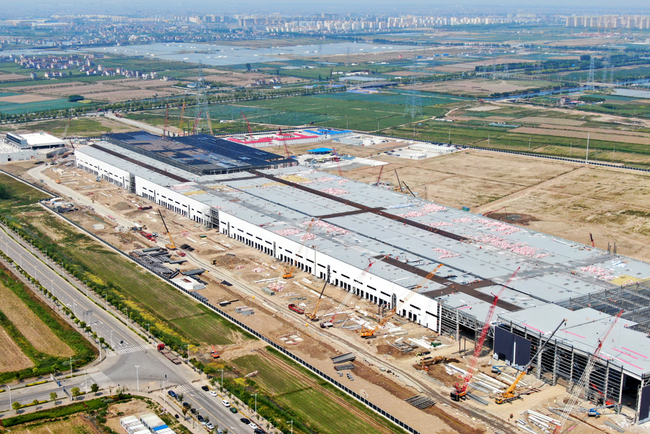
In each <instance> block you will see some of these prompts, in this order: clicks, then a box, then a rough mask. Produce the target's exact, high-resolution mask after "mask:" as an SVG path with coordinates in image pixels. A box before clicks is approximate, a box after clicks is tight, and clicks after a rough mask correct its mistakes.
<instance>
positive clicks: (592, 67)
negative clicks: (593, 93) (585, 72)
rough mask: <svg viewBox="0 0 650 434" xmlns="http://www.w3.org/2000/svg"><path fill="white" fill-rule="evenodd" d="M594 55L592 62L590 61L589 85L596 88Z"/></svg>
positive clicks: (590, 87)
mask: <svg viewBox="0 0 650 434" xmlns="http://www.w3.org/2000/svg"><path fill="white" fill-rule="evenodd" d="M594 60H595V59H594V56H591V62H590V63H589V78H588V79H587V87H589V89H591V90H594Z"/></svg>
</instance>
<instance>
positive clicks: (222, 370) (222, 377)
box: [219, 369, 223, 390]
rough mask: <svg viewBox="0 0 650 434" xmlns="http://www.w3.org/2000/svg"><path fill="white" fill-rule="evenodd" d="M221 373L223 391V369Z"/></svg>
mask: <svg viewBox="0 0 650 434" xmlns="http://www.w3.org/2000/svg"><path fill="white" fill-rule="evenodd" d="M219 370H220V371H221V389H222V390H223V369H219Z"/></svg>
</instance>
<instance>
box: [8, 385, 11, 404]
mask: <svg viewBox="0 0 650 434" xmlns="http://www.w3.org/2000/svg"><path fill="white" fill-rule="evenodd" d="M7 387H8V388H9V408H11V386H9V385H8V386H7Z"/></svg>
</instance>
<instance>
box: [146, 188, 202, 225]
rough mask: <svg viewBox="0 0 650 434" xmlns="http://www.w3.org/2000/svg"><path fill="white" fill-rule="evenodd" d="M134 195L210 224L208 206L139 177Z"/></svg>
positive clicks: (199, 221) (196, 220)
mask: <svg viewBox="0 0 650 434" xmlns="http://www.w3.org/2000/svg"><path fill="white" fill-rule="evenodd" d="M135 194H137V195H138V196H142V197H144V198H147V199H149V200H150V201H152V202H155V203H157V204H158V205H161V206H164V207H165V208H167V209H170V210H172V211H174V212H177V213H178V214H181V215H182V216H184V217H187V218H189V219H192V220H194V221H195V222H198V223H202V224H204V225H206V226H209V225H210V224H211V223H210V221H211V211H210V206H209V205H205V204H203V203H201V202H199V201H197V200H194V199H192V198H191V197H190V196H185V195H184V194H182V193H179V192H177V191H174V190H172V189H171V188H167V187H163V186H161V185H158V184H156V183H154V182H151V181H149V180H147V179H144V178H141V177H139V176H136V177H135Z"/></svg>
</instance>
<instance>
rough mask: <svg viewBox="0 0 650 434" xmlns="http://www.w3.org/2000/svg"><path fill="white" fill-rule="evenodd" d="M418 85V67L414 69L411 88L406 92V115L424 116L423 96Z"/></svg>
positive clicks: (412, 117) (412, 116) (413, 116)
mask: <svg viewBox="0 0 650 434" xmlns="http://www.w3.org/2000/svg"><path fill="white" fill-rule="evenodd" d="M417 85H418V68H417V67H416V68H414V69H413V75H412V76H411V89H409V90H408V91H407V93H406V106H405V107H404V117H407V116H411V119H414V118H415V117H416V116H422V97H421V96H420V91H419V90H418V89H417Z"/></svg>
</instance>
